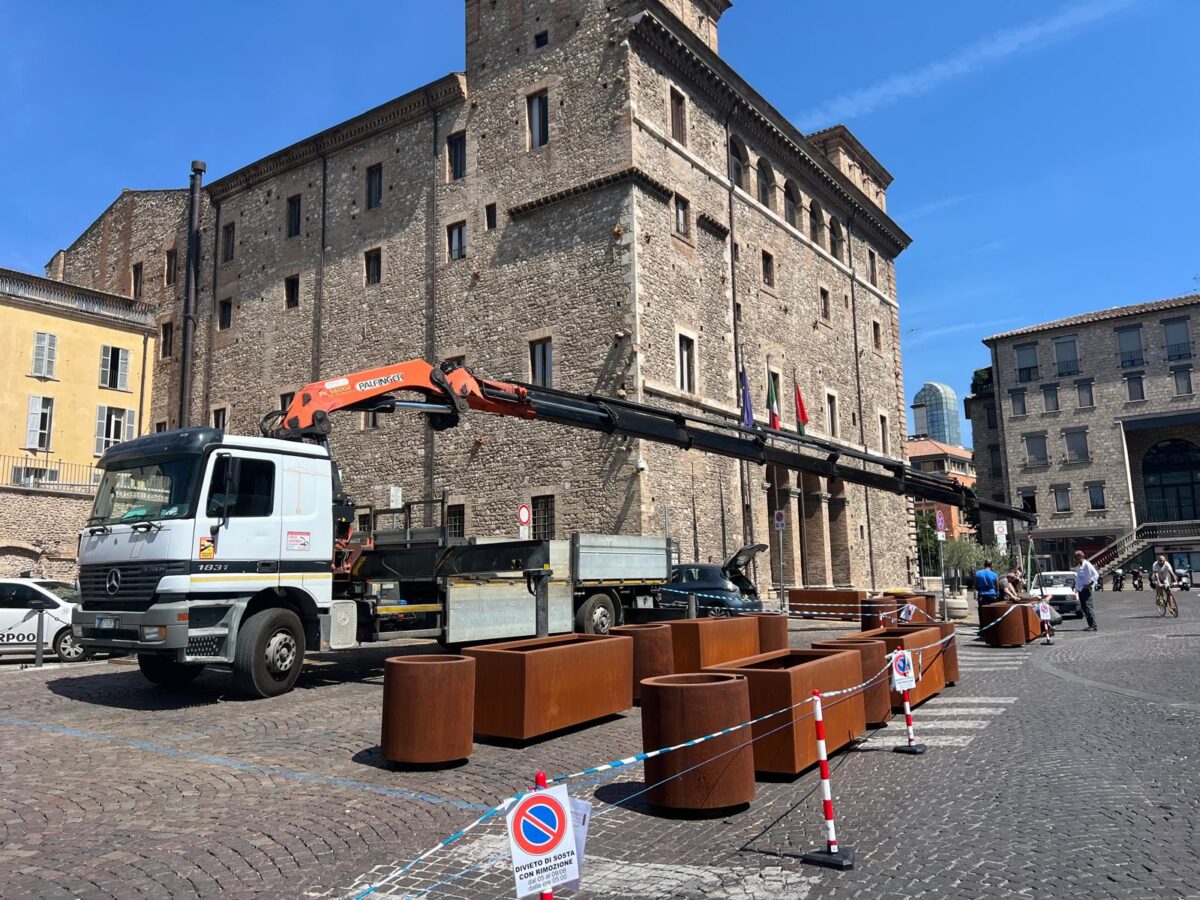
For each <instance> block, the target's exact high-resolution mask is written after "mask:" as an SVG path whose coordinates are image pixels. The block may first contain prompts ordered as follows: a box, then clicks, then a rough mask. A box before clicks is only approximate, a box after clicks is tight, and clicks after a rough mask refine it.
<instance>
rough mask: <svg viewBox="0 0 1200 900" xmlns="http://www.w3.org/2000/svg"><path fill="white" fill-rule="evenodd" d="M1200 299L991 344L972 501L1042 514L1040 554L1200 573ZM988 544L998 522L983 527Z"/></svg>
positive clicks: (1139, 307) (1104, 314)
mask: <svg viewBox="0 0 1200 900" xmlns="http://www.w3.org/2000/svg"><path fill="white" fill-rule="evenodd" d="M1193 319H1200V295H1196V294H1192V295H1189V296H1185V297H1176V298H1174V299H1170V300H1159V301H1156V302H1152V303H1139V304H1135V305H1133V306H1120V307H1114V308H1112V309H1106V310H1100V311H1097V312H1093V313H1085V314H1083V315H1078V316H1071V317H1069V318H1066V319H1059V320H1057V321H1054V322H1048V323H1046V324H1044V325H1035V326H1031V327H1028V328H1021V329H1018V330H1016V331H1010V332H1006V333H1004V334H998V335H995V336H993V337H990V338H988V339H987V340H985V341H984V343H985V344H986V345H987V346H988V348H989V349H990V351H991V354H992V365H991V367H990V368H989V369H982V370H980V371H978V372H976V373H975V379H974V381H973V383H972V388H971V396H969V397H967V399H966V401H965V403H966V410H967V415H968V417H969V418H970V419H971V424H972V431H973V432H974V441H975V464H976V467H977V470H978V478H979V481H978V490H979V494H980V496H984V497H992V498H993V499H1001V498H1003V499H1005V500H1007V502H1010V503H1013V504H1014V505H1020V506H1023V507H1024V508H1025V509H1027V510H1029V511H1031V512H1036V513H1037V515H1038V525H1037V530H1036V533H1035V537H1036V547H1037V552H1038V553H1040V554H1044V555H1046V556H1049V557H1050V558H1051V563H1052V565H1054V566H1055V567H1058V568H1062V567H1064V566H1066V565H1067V564H1069V563H1070V561H1071V556H1072V554H1073V553H1074V551H1075V550H1076V549H1080V550H1083V551H1084V552H1086V553H1088V554H1089V555H1093V554H1096V553H1097V552H1098V551H1100V550H1101V549H1102V548H1105V547H1109V546H1110V545H1113V544H1114V543H1115V544H1116V546H1115V547H1113V548H1112V549H1111V550H1109V551H1107V552H1106V553H1104V554H1103V555H1102V556H1101V558H1100V561H1101V562H1102V564H1104V565H1109V566H1113V567H1115V566H1116V565H1119V564H1128V563H1129V562H1130V560H1133V559H1135V558H1137V559H1139V561H1140V562H1142V563H1143V564H1144V563H1145V562H1146V561H1147V560H1148V559H1149V557H1150V555H1151V554H1154V553H1158V552H1166V553H1168V554H1170V555H1171V556H1172V558H1173V560H1174V562H1175V564H1176V565H1177V566H1180V567H1183V568H1187V569H1193V570H1194V569H1196V568H1200V522H1197V520H1200V404H1198V403H1197V399H1196V394H1195V393H1194V391H1195V387H1196V383H1195V377H1194V374H1193V371H1192V367H1193V364H1194V360H1195V352H1196V351H1195V334H1196V329H1197V327H1200V326H1198V325H1197V323H1196V322H1194V321H1192V320H1193ZM982 518H983V533H984V535H985V536H988V535H990V534H991V531H992V528H991V521H992V517H991V516H989V515H988V514H987V513H984V515H983V517H982Z"/></svg>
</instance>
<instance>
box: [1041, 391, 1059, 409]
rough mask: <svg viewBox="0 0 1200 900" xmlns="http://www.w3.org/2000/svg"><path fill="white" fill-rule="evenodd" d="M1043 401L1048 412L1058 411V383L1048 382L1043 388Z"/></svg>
mask: <svg viewBox="0 0 1200 900" xmlns="http://www.w3.org/2000/svg"><path fill="white" fill-rule="evenodd" d="M1042 402H1043V403H1044V404H1045V407H1046V412H1058V385H1051V384H1048V385H1046V386H1045V387H1043V388H1042Z"/></svg>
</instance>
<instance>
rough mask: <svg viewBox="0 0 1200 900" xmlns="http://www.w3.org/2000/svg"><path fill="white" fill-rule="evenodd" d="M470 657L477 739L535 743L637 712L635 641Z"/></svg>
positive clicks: (538, 645)
mask: <svg viewBox="0 0 1200 900" xmlns="http://www.w3.org/2000/svg"><path fill="white" fill-rule="evenodd" d="M463 655H464V656H471V657H474V659H475V732H476V734H485V735H490V736H492V737H501V738H509V739H512V740H527V739H529V738H532V737H537V736H539V735H543V734H547V733H549V732H551V731H558V730H559V729H562V728H569V727H570V726H572V725H578V724H580V723H582V722H589V721H591V720H592V719H599V718H602V717H604V716H608V715H612V714H613V713H617V712H620V711H621V710H625V709H629V708H630V707H631V706H633V640H632V639H631V638H628V637H622V636H619V635H600V634H595V635H593V634H563V635H556V636H554V637H547V638H532V639H529V640H523V641H508V642H505V643H501V644H489V645H487V646H484V647H470V648H468V649H465V650H463ZM429 702H431V703H435V702H437V698H436V697H431V698H429Z"/></svg>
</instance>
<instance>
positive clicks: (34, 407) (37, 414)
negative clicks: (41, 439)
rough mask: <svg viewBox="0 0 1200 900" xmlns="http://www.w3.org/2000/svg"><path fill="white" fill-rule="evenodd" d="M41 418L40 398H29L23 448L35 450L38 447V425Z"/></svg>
mask: <svg viewBox="0 0 1200 900" xmlns="http://www.w3.org/2000/svg"><path fill="white" fill-rule="evenodd" d="M41 417H42V398H41V397H30V398H29V417H28V419H27V420H26V423H25V446H26V448H28V449H35V448H37V445H38V424H39V422H40V421H41Z"/></svg>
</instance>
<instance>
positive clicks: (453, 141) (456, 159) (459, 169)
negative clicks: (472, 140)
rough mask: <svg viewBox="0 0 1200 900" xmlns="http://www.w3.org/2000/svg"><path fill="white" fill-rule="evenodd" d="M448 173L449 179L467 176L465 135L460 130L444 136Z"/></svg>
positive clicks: (453, 179)
mask: <svg viewBox="0 0 1200 900" xmlns="http://www.w3.org/2000/svg"><path fill="white" fill-rule="evenodd" d="M446 157H447V163H448V167H449V170H448V175H449V178H450V180H451V181H458V180H459V179H460V178H466V177H467V135H466V133H465V132H462V131H460V132H459V133H458V134H452V135H450V137H448V138H446Z"/></svg>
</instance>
